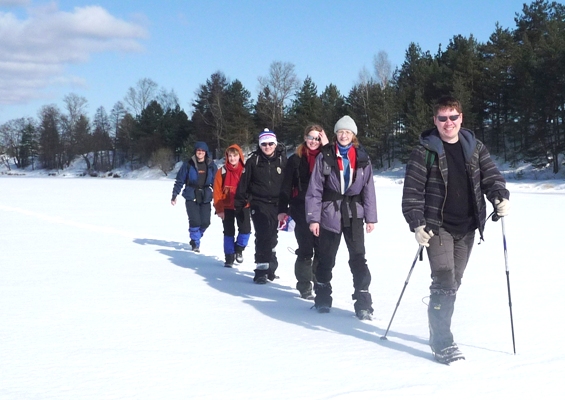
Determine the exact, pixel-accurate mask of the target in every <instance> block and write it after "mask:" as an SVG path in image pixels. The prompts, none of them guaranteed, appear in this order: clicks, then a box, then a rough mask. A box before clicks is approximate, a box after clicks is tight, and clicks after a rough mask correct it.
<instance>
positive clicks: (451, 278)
mask: <svg viewBox="0 0 565 400" xmlns="http://www.w3.org/2000/svg"><path fill="white" fill-rule="evenodd" d="M433 112H434V115H433V121H434V125H435V128H434V129H430V130H427V131H425V132H423V133H422V134H421V135H420V143H419V145H417V146H416V147H415V148H414V150H413V151H412V153H411V155H410V160H409V161H408V164H407V165H406V176H405V179H404V188H403V193H402V213H403V214H404V218H405V219H406V221H407V222H408V225H409V226H410V230H411V231H412V232H415V236H416V241H417V242H418V244H419V245H420V246H424V247H426V249H427V253H428V258H429V261H430V268H431V278H432V283H431V286H430V301H429V304H428V321H429V328H430V347H431V349H432V353H433V355H434V358H435V359H436V360H437V361H438V362H440V363H444V364H450V363H451V362H453V361H456V360H461V359H465V358H464V356H463V354H462V353H461V351H460V350H459V348H458V347H457V344H455V342H454V340H453V334H452V333H451V317H452V315H453V311H454V305H455V298H456V295H457V290H458V289H459V286H460V285H461V279H462V278H463V273H464V272H465V268H466V266H467V262H468V260H469V257H470V255H471V250H472V248H473V242H474V240H475V230H476V229H478V230H479V235H480V240H483V231H484V227H485V222H486V202H485V196H486V198H487V200H489V201H490V202H491V203H492V204H493V206H494V210H495V213H496V215H497V216H498V217H504V216H506V215H508V212H509V210H510V202H509V200H508V199H509V198H510V193H509V192H508V190H507V189H506V182H505V180H504V178H503V177H502V175H501V174H500V172H499V170H498V168H497V167H496V166H495V164H494V162H493V160H492V158H491V156H490V154H489V152H488V150H487V148H486V147H485V145H484V144H483V143H482V142H481V141H479V140H478V139H477V138H476V137H475V134H474V133H473V132H471V131H469V130H467V129H463V128H461V124H462V122H463V110H462V107H461V103H460V102H459V101H458V100H457V99H455V98H453V97H451V96H444V97H442V98H440V99H439V100H438V101H437V103H436V104H435V105H434V109H433Z"/></svg>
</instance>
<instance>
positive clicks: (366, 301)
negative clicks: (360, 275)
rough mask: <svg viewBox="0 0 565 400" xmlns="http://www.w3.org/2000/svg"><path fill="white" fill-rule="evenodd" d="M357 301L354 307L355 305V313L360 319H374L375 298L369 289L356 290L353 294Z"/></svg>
mask: <svg viewBox="0 0 565 400" xmlns="http://www.w3.org/2000/svg"><path fill="white" fill-rule="evenodd" d="M351 298H352V299H353V300H356V301H355V304H354V305H353V307H355V315H357V318H359V319H360V320H368V321H370V320H372V319H373V311H374V310H373V307H371V305H372V304H373V300H372V298H371V293H369V291H368V290H356V291H355V293H353V295H352V296H351Z"/></svg>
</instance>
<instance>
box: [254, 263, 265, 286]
mask: <svg viewBox="0 0 565 400" xmlns="http://www.w3.org/2000/svg"><path fill="white" fill-rule="evenodd" d="M254 271H255V276H254V277H253V282H255V283H258V284H260V285H262V284H265V283H267V275H268V273H269V264H267V263H259V264H257V268H255V270H254Z"/></svg>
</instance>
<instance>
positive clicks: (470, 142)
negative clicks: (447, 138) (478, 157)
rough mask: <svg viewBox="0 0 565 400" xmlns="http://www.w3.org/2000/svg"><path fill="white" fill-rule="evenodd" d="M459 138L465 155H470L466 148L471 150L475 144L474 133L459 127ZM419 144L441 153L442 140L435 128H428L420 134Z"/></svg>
mask: <svg viewBox="0 0 565 400" xmlns="http://www.w3.org/2000/svg"><path fill="white" fill-rule="evenodd" d="M459 140H460V141H461V144H462V145H463V149H464V150H467V151H465V155H466V156H470V154H469V151H468V149H470V150H471V151H472V149H474V147H475V145H476V139H475V134H474V133H473V132H472V131H470V130H468V129H464V128H461V129H460V130H459ZM420 144H421V145H422V146H424V147H425V148H426V149H428V150H432V151H435V152H436V153H438V154H443V142H442V140H441V137H440V136H439V132H438V130H437V128H433V129H428V130H426V131H424V132H422V134H421V135H420Z"/></svg>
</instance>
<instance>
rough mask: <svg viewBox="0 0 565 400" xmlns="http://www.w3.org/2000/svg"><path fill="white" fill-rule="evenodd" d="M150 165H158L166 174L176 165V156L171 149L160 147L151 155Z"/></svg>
mask: <svg viewBox="0 0 565 400" xmlns="http://www.w3.org/2000/svg"><path fill="white" fill-rule="evenodd" d="M149 167H158V168H159V169H160V170H161V171H163V173H164V174H165V176H167V175H168V174H169V172H171V171H172V170H173V168H174V167H175V156H174V153H173V151H172V150H171V149H168V148H160V149H158V150H157V151H155V152H154V153H153V154H152V155H151V160H150V161H149Z"/></svg>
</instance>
